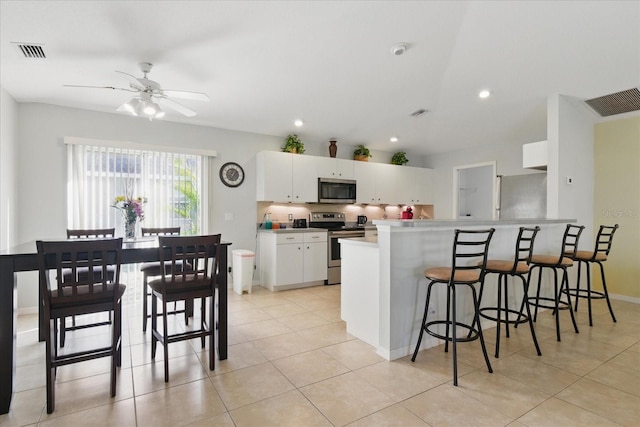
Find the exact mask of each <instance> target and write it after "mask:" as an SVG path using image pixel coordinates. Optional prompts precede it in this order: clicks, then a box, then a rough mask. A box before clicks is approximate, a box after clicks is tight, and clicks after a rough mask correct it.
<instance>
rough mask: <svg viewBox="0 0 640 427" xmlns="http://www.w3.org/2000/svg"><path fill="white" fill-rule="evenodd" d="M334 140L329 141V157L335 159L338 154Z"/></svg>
mask: <svg viewBox="0 0 640 427" xmlns="http://www.w3.org/2000/svg"><path fill="white" fill-rule="evenodd" d="M336 142H337V141H336V140H335V139H332V140H331V141H329V157H335V156H336V154H337V153H338V146H337V145H336Z"/></svg>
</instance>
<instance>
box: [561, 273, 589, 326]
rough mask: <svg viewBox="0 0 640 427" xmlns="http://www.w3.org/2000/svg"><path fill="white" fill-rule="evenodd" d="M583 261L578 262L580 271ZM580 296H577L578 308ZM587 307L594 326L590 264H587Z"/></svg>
mask: <svg viewBox="0 0 640 427" xmlns="http://www.w3.org/2000/svg"><path fill="white" fill-rule="evenodd" d="M581 265H582V263H581V262H578V271H580V266H581ZM567 287H568V286H567ZM579 299H580V298H578V297H577V296H576V310H577V309H578V308H577V307H578V300H579ZM587 307H588V309H589V326H593V316H592V314H591V269H590V268H589V264H587Z"/></svg>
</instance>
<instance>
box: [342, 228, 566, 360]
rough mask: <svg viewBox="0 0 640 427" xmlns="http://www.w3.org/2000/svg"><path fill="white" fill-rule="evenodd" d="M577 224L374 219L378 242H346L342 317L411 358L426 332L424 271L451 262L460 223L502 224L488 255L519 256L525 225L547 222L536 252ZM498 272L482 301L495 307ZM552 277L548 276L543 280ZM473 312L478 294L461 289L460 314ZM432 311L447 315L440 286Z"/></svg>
mask: <svg viewBox="0 0 640 427" xmlns="http://www.w3.org/2000/svg"><path fill="white" fill-rule="evenodd" d="M574 222H575V220H572V219H554V220H547V219H520V220H484V221H483V220H374V222H373V223H374V225H376V226H377V229H378V237H377V240H376V239H367V238H364V239H341V240H340V244H341V253H342V286H341V297H342V301H341V317H342V320H344V321H345V322H346V324H347V332H349V333H350V334H352V335H354V336H356V337H357V338H359V339H361V340H363V341H365V342H367V343H368V344H370V345H372V346H374V347H376V349H377V353H378V354H379V355H380V356H382V357H384V358H385V359H387V360H393V359H397V358H400V357H404V356H406V355H408V354H410V353H411V352H413V349H414V346H415V345H416V342H417V340H418V334H419V333H420V325H421V322H422V315H423V313H424V303H425V300H426V292H427V286H426V284H427V280H426V279H425V278H424V270H425V269H427V268H430V267H436V266H449V265H451V255H452V250H453V238H454V230H455V229H457V228H460V229H468V230H480V229H488V228H491V227H493V228H495V229H496V232H495V233H494V235H493V238H492V241H491V244H490V248H489V257H490V258H492V259H505V260H509V259H513V257H514V251H515V242H516V238H517V235H518V231H519V227H521V226H525V227H534V226H536V225H538V226H540V232H539V233H538V235H537V237H536V241H535V246H534V252H535V253H548V254H558V255H559V252H560V246H561V244H562V235H563V232H564V229H565V227H566V224H568V223H574ZM494 276H497V275H488V276H487V279H486V282H485V293H484V296H483V305H495V302H496V301H495V300H496V288H495V286H496V277H494ZM548 279H549V278H548V277H546V276H543V280H548ZM510 280H511V279H510ZM533 287H534V285H533V284H532V288H533ZM546 288H548V287H546V286H545V287H544V288H543V295H544V290H545V289H546ZM516 289H517V290H519V289H520V287H519V286H518V287H516ZM513 294H515V295H513ZM511 298H513V299H514V301H513V302H511V303H510V304H511V305H512V306H517V303H516V301H521V298H522V292H521V291H520V292H519V293H518V292H511V295H510V299H511ZM472 313H473V304H472V298H471V294H470V293H469V294H467V292H460V293H459V295H458V318H459V320H460V321H461V322H467V323H469V322H470V319H471V316H472ZM429 316H430V317H431V316H435V317H437V318H439V319H444V318H445V317H446V292H445V291H444V287H434V289H433V294H432V307H431V308H430V310H429ZM435 317H434V318H435ZM492 323H493V322H490V321H486V322H485V319H483V322H482V325H483V328H488V327H491V326H493V324H492ZM443 332H444V331H443ZM425 338H426V339H425ZM425 338H423V340H422V348H429V347H433V346H435V345H438V344H439V343H440V342H439V340H437V339H436V338H434V337H431V336H425Z"/></svg>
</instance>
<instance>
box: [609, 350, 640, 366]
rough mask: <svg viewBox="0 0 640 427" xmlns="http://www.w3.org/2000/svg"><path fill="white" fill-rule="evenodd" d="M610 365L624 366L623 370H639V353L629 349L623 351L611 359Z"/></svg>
mask: <svg viewBox="0 0 640 427" xmlns="http://www.w3.org/2000/svg"><path fill="white" fill-rule="evenodd" d="M611 363H615V364H617V365H620V366H624V367H625V368H630V369H636V370H640V352H638V351H635V350H633V349H632V348H629V350H627V351H623V352H622V353H620V354H618V355H617V356H616V357H614V358H613V359H611Z"/></svg>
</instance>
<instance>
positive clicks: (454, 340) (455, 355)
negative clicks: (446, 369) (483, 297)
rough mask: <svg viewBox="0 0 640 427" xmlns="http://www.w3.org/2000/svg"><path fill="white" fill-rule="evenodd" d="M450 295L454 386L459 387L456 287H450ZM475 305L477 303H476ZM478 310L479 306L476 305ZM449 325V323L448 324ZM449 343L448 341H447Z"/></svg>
mask: <svg viewBox="0 0 640 427" xmlns="http://www.w3.org/2000/svg"><path fill="white" fill-rule="evenodd" d="M448 287H449V293H451V301H452V308H451V310H452V325H451V326H452V329H453V334H452V335H451V343H452V346H453V385H455V386H457V385H458V353H457V341H458V340H457V335H456V285H451V284H449V285H448ZM474 303H475V302H474ZM476 308H477V305H476ZM447 325H448V323H447ZM447 342H448V341H447Z"/></svg>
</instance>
